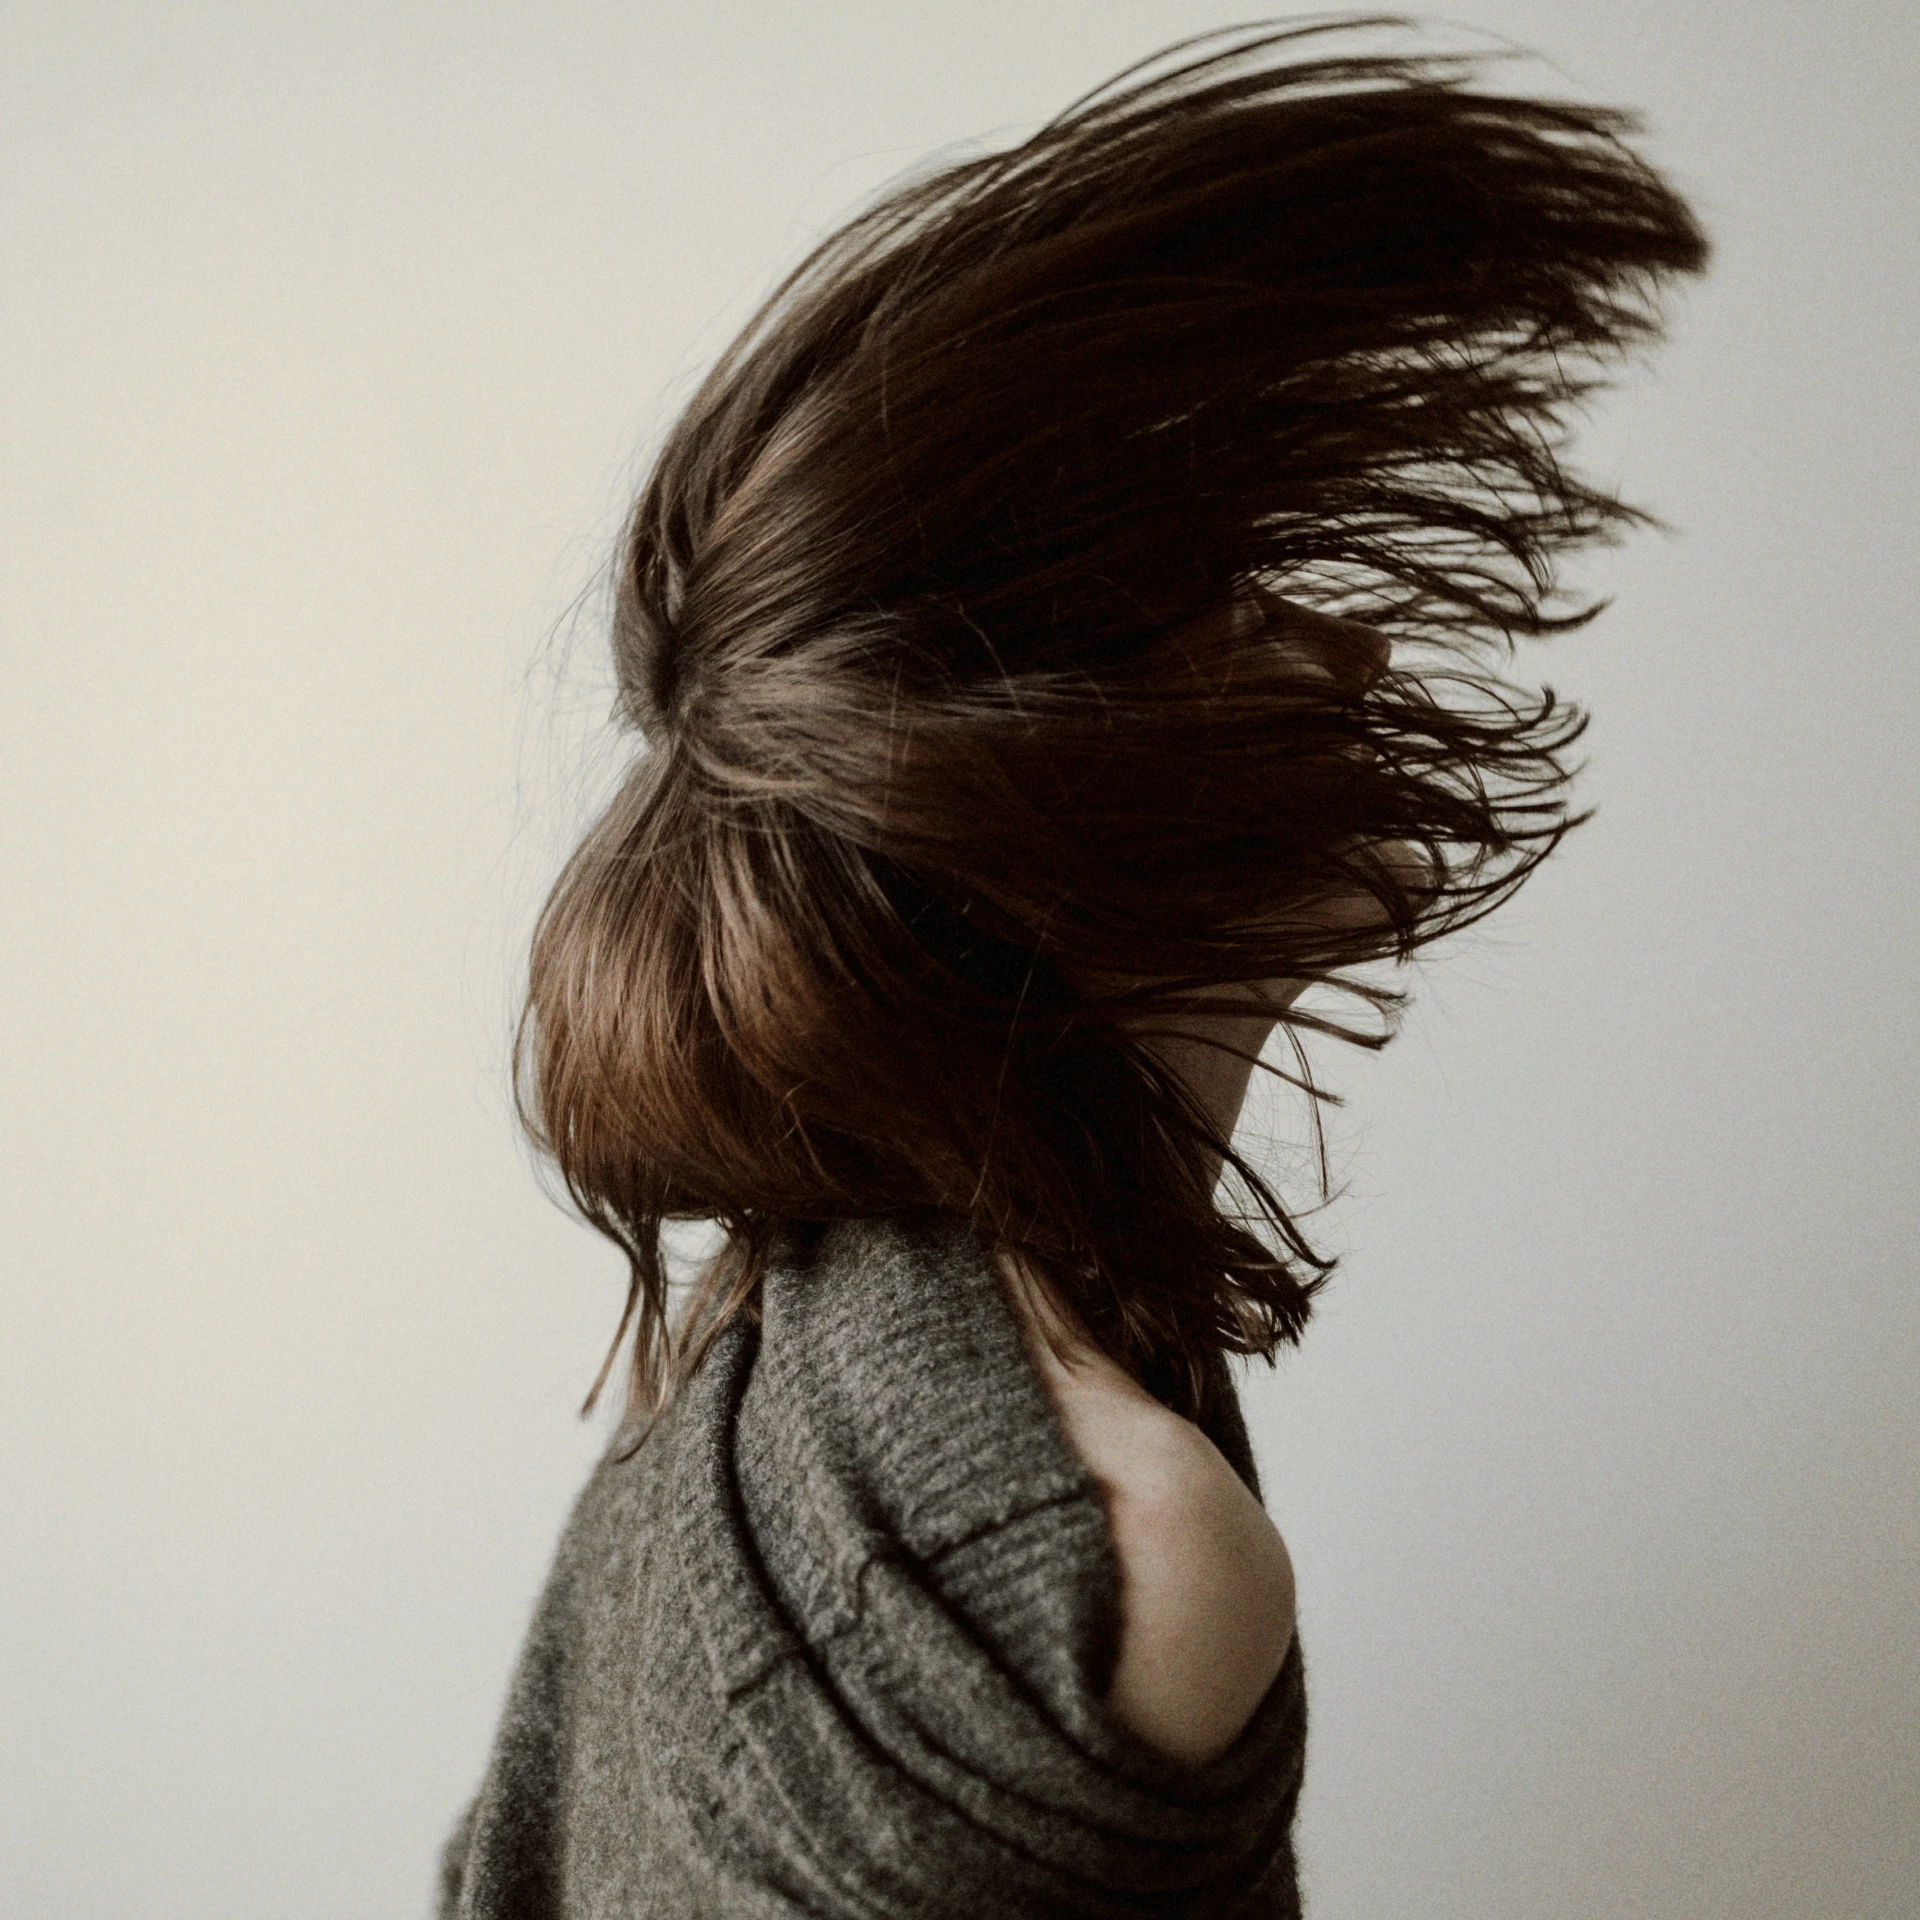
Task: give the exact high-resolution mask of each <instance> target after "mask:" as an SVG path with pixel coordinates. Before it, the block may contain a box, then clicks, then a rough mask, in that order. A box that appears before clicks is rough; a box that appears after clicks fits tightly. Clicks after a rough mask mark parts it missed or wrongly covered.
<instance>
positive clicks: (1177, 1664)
mask: <svg viewBox="0 0 1920 1920" xmlns="http://www.w3.org/2000/svg"><path fill="white" fill-rule="evenodd" d="M1295 991H1297V989H1295ZM1272 1025H1273V1022H1272V1021H1271V1020H1264V1021H1263V1020H1253V1019H1247V1018H1244V1017H1235V1016H1225V1017H1220V1018H1217V1019H1215V1020H1214V1021H1212V1022H1211V1023H1209V1022H1207V1021H1204V1020H1202V1019H1200V1018H1199V1017H1198V1016H1196V1017H1195V1018H1194V1021H1193V1023H1192V1031H1193V1032H1195V1033H1200V1032H1204V1031H1206V1030H1208V1028H1209V1026H1211V1028H1212V1030H1213V1031H1216V1032H1218V1033H1219V1035H1220V1036H1221V1037H1222V1038H1225V1039H1229V1040H1231V1041H1232V1042H1233V1043H1234V1044H1235V1045H1236V1046H1241V1047H1244V1048H1245V1049H1246V1050H1247V1051H1249V1052H1251V1053H1255V1054H1257V1053H1258V1052H1259V1050H1260V1047H1261V1044H1262V1043H1263V1042H1264V1041H1265V1039H1266V1037H1267V1034H1268V1033H1269V1032H1270V1031H1271V1028H1272ZM1156 1044H1157V1046H1158V1047H1159V1048H1160V1049H1161V1050H1162V1051H1163V1055H1164V1057H1166V1058H1167V1059H1168V1062H1169V1064H1171V1065H1175V1066H1176V1069H1177V1070H1179V1071H1182V1072H1184V1073H1186V1074H1187V1075H1188V1076H1189V1077H1190V1082H1191V1084H1192V1085H1193V1086H1194V1090H1195V1092H1196V1093H1198V1094H1200V1095H1201V1096H1202V1097H1203V1098H1204V1099H1205V1100H1206V1101H1207V1104H1208V1106H1209V1108H1210V1109H1211V1110H1212V1111H1213V1112H1214V1114H1215V1115H1216V1116H1217V1117H1218V1118H1220V1119H1221V1120H1222V1121H1224V1122H1225V1130H1226V1131H1228V1132H1231V1130H1232V1124H1233V1121H1234V1119H1235V1118H1236V1117H1237V1115H1238V1113H1239V1111H1240V1106H1241V1103H1242V1101H1243V1100H1244V1098H1245V1096H1246V1091H1247V1086H1248V1082H1249V1079H1250V1077H1251V1074H1252V1070H1253V1069H1252V1065H1251V1063H1250V1062H1249V1061H1246V1060H1237V1059H1234V1058H1233V1057H1232V1056H1230V1055H1226V1054H1221V1053H1217V1052H1215V1051H1214V1050H1213V1049H1212V1048H1209V1047H1206V1046H1203V1045H1199V1044H1197V1043H1196V1042H1195V1041H1193V1040H1182V1039H1178V1038H1172V1037H1169V1038H1168V1039H1165V1040H1163V1041H1160V1042H1157V1043H1156ZM1001 1275H1002V1278H1003V1280H1004V1281H1005V1283H1006V1288H1007V1295H1008V1299H1009V1302H1010V1304H1011V1305H1012V1307H1013V1309H1014V1315H1015V1318H1016V1320H1017V1321H1018V1322H1019V1324H1020V1327H1021V1332H1022V1335H1023V1337H1024V1339H1025V1342H1026V1348H1027V1353H1028V1357H1029V1359H1030V1360H1031V1362H1032V1365H1033V1368H1034V1372H1035V1373H1036V1375H1037V1376H1038V1377H1039V1380H1040V1383H1041V1385H1042V1386H1043V1387H1044V1388H1045V1389H1046V1392H1047V1396H1048V1398H1049V1399H1050V1400H1051V1402H1052V1404H1053V1409H1054V1412H1055V1414H1056V1416H1057V1417H1058V1419H1059V1421H1060V1428H1061V1432H1062V1434H1063V1435H1064V1437H1065V1438H1066V1441H1067V1444H1068V1445H1069V1446H1070V1447H1071V1448H1072V1450H1073V1451H1074V1453H1075V1454H1076V1455H1077V1456H1078V1458H1079V1459H1080V1461H1081V1463H1082V1464H1083V1465H1084V1466H1085V1467H1086V1469H1087V1470H1088V1472H1089V1473H1090V1474H1092V1476H1093V1478H1094V1480H1095V1482H1096V1484H1097V1485H1098V1486H1099V1488H1100V1494H1101V1499H1102V1501H1103V1502H1104V1504H1105V1507H1106V1513H1107V1530H1108V1535H1109V1538H1110V1540H1111V1542H1112V1546H1113V1553H1114V1561H1115V1564H1116V1566H1117V1568H1118V1570H1119V1575H1120V1618H1121V1627H1120V1649H1119V1657H1118V1660H1117V1662H1116V1664H1115V1668H1114V1674H1113V1681H1112V1685H1111V1688H1110V1690H1109V1692H1108V1695H1107V1702H1106V1704H1107V1709H1108V1711H1109V1712H1110V1713H1111V1714H1112V1715H1113V1716H1114V1718H1115V1719H1117V1720H1118V1721H1119V1722H1120V1723H1121V1724H1122V1725H1123V1726H1125V1727H1127V1728H1129V1729H1130V1730H1131V1731H1132V1732H1134V1733H1136V1734H1138V1735H1139V1736H1140V1737H1141V1739H1143V1740H1145V1741H1146V1742H1147V1743H1148V1744H1149V1745H1150V1746H1153V1747H1157V1748H1158V1749H1159V1750H1160V1751H1161V1752H1162V1753H1165V1754H1167V1755H1169V1756H1170V1757H1172V1758H1174V1759H1176V1760H1181V1761H1184V1762H1186V1763H1187V1764H1189V1765H1192V1766H1204V1765H1206V1764H1207V1763H1208V1762H1209V1761H1212V1760H1215V1759H1218V1758H1219V1757H1220V1755H1222V1754H1224V1753H1225V1752H1226V1751H1227V1749H1228V1748H1229V1747H1231V1746H1232V1745H1233V1743H1234V1741H1235V1740H1236V1739H1237V1738H1238V1737H1239V1734H1240V1732H1241V1730H1242V1729H1243V1728H1244V1727H1245V1726H1246V1723H1247V1721H1248V1719H1249V1718H1250V1717H1251V1716H1252V1714H1253V1710H1254V1709H1255V1708H1256V1707H1257V1706H1258V1705H1259V1704H1260V1702H1261V1700H1262V1699H1263V1698H1264V1697H1265V1695H1266V1693H1267V1690H1268V1688H1269V1687H1271V1686H1272V1684H1273V1680H1274V1676H1275V1675H1276V1674H1278V1672H1279V1671H1280V1665H1281V1662H1282V1661H1283V1660H1284V1659H1285V1658H1286V1652H1287V1646H1288V1643H1289V1642H1290V1641H1291V1640H1292V1638H1293V1624H1294V1585H1293V1563H1292V1561H1291V1560H1290V1559H1289V1558H1288V1556H1287V1549H1286V1544H1285V1542H1284V1541H1282V1539H1281V1537H1280V1534H1279V1530H1278V1529H1277V1528H1276V1527H1275V1526H1274V1524H1273V1522H1272V1520H1270V1519H1269V1518H1268V1516H1267V1512H1266V1509H1265V1508H1264V1507H1262V1506H1261V1504H1260V1503H1259V1501H1257V1500H1256V1499H1255V1498H1254V1497H1253V1495H1252V1494H1251V1493H1249V1492H1248V1490H1247V1487H1246V1483H1245V1482H1244V1481H1243V1480H1242V1479H1241V1478H1240V1476H1239V1475H1238V1474H1237V1473H1235V1472H1234V1470H1233V1468H1232V1467H1230V1466H1229V1465H1228V1464H1227V1462H1226V1460H1225V1458H1224V1457H1223V1456H1222V1455H1221V1453H1220V1451H1219V1449H1218V1448H1217V1447H1215V1446H1214V1444H1213V1442H1212V1441H1211V1440H1209V1439H1208V1438H1207V1436H1206V1435H1205V1434H1204V1433H1202V1432H1201V1431H1200V1429H1199V1428H1198V1427H1197V1426H1195V1425H1194V1424H1193V1423H1192V1422H1191V1421H1189V1420H1186V1419H1183V1418H1182V1417H1181V1416H1180V1415H1178V1414H1176V1413H1174V1412H1173V1411H1172V1410H1171V1409H1170V1408H1167V1407H1165V1406H1162V1405H1161V1403H1160V1402H1159V1401H1158V1400H1156V1399H1154V1397H1153V1396H1152V1395H1151V1394H1149V1393H1148V1392H1147V1390H1146V1389H1145V1388H1144V1387H1142V1386H1141V1385H1140V1384H1139V1382H1138V1381H1136V1380H1134V1379H1133V1377H1132V1376H1131V1375H1130V1374H1128V1373H1127V1372H1126V1371H1125V1370H1124V1369H1123V1368H1122V1367H1120V1366H1118V1365H1117V1364H1116V1363H1115V1362H1114V1361H1112V1360H1111V1359H1109V1358H1108V1357H1107V1356H1106V1355H1105V1354H1103V1353H1101V1352H1100V1351H1099V1350H1098V1349H1097V1348H1096V1347H1095V1346H1094V1345H1093V1343H1092V1341H1091V1339H1090V1338H1089V1337H1088V1336H1087V1335H1086V1333H1085V1331H1084V1330H1083V1329H1082V1328H1081V1327H1080V1326H1079V1325H1078V1323H1077V1322H1076V1321H1075V1320H1074V1319H1073V1317H1072V1316H1071V1314H1070V1313H1068V1312H1067V1310H1066V1309H1065V1308H1064V1307H1063V1306H1062V1305H1061V1304H1060V1303H1059V1302H1058V1301H1057V1300H1056V1299H1055V1298H1054V1296H1053V1295H1052V1294H1051V1293H1050V1292H1049V1291H1048V1290H1046V1289H1044V1288H1043V1287H1041V1286H1040V1285H1039V1284H1038V1283H1037V1282H1036V1281H1035V1280H1033V1279H1032V1277H1031V1276H1029V1275H1028V1274H1026V1272H1025V1271H1024V1270H1023V1269H1021V1268H1020V1267H1019V1266H1018V1265H1017V1263H1015V1262H1014V1261H1012V1260H1011V1259H1010V1258H1003V1260H1002V1263H1001ZM1049 1330H1050V1331H1051V1332H1052V1335H1053V1340H1052V1342H1051V1343H1050V1342H1049V1340H1048V1338H1047V1333H1048V1331H1049ZM1056 1346H1058V1347H1059V1348H1061V1349H1062V1350H1063V1352H1064V1356H1065V1357H1064V1358H1063V1357H1062V1354H1061V1353H1057V1352H1056V1351H1055V1347H1056Z"/></svg>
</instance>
